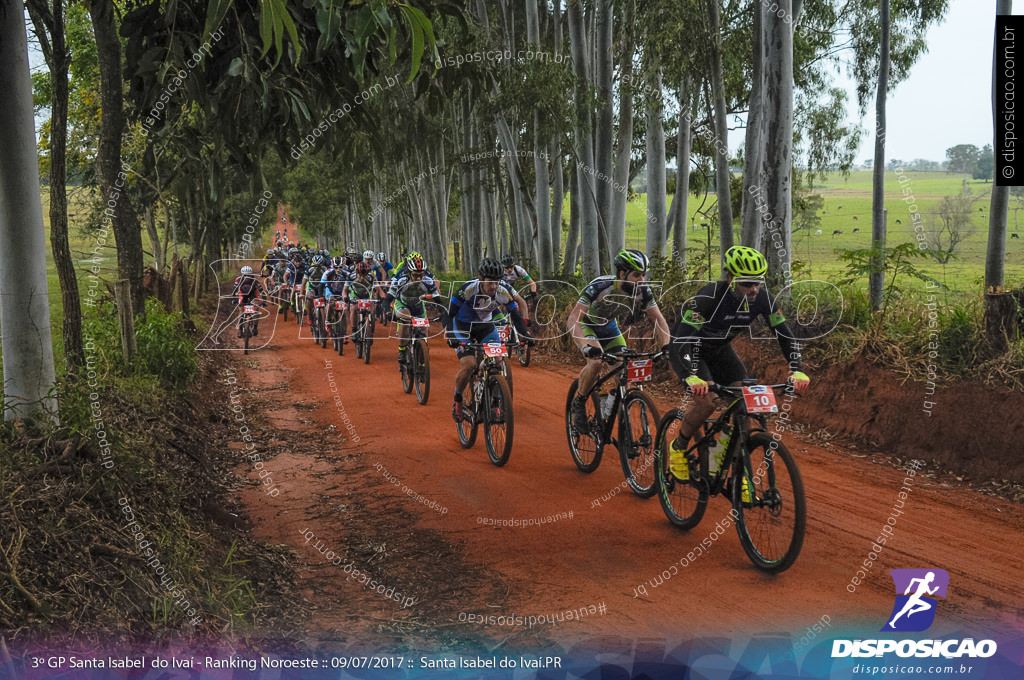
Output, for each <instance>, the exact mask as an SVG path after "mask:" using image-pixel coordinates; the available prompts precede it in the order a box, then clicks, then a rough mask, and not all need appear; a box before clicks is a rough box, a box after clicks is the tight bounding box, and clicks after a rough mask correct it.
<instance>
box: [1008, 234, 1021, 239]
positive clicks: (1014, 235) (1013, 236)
mask: <svg viewBox="0 0 1024 680" xmlns="http://www.w3.org/2000/svg"><path fill="white" fill-rule="evenodd" d="M1010 238H1020V236H1017V234H1010Z"/></svg>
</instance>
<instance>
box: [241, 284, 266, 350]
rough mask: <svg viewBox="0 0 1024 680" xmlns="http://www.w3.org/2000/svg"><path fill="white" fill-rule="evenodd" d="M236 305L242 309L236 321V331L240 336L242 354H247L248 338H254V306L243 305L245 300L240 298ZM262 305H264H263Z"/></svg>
mask: <svg viewBox="0 0 1024 680" xmlns="http://www.w3.org/2000/svg"><path fill="white" fill-rule="evenodd" d="M238 304H239V306H241V308H242V316H240V317H239V319H238V330H239V332H240V333H241V334H242V344H243V352H242V353H243V354H248V353H249V338H251V337H255V336H256V305H255V304H251V305H247V304H245V299H244V298H243V297H242V296H239V297H238ZM263 304H264V305H265V303H263ZM261 306H263V305H261Z"/></svg>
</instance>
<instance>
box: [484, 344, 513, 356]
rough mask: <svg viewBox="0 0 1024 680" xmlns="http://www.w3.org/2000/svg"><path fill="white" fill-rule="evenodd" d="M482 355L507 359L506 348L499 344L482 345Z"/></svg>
mask: <svg viewBox="0 0 1024 680" xmlns="http://www.w3.org/2000/svg"><path fill="white" fill-rule="evenodd" d="M484 355H485V356H489V357H507V356H508V347H505V345H503V344H501V343H500V342H488V343H487V344H486V345H484Z"/></svg>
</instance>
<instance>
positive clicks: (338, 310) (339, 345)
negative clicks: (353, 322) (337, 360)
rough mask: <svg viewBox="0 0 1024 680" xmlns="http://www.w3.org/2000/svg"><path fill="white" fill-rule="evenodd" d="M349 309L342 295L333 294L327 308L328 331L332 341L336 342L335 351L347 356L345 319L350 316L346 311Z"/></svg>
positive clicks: (339, 354)
mask: <svg viewBox="0 0 1024 680" xmlns="http://www.w3.org/2000/svg"><path fill="white" fill-rule="evenodd" d="M347 309H348V305H347V304H345V301H344V300H342V299H341V297H340V296H337V295H334V296H331V300H330V302H329V303H328V309H327V331H328V333H329V334H330V336H331V342H332V343H334V344H333V347H334V351H335V352H337V353H338V356H340V357H341V356H345V331H346V326H345V320H346V319H347V318H348V317H347V316H346V315H345V311H346V310H347Z"/></svg>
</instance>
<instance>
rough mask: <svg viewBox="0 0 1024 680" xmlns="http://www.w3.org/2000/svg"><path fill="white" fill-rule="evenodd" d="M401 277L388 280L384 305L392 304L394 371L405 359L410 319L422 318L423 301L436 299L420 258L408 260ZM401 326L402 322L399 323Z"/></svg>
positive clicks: (430, 277)
mask: <svg viewBox="0 0 1024 680" xmlns="http://www.w3.org/2000/svg"><path fill="white" fill-rule="evenodd" d="M402 270H403V274H402V276H401V277H398V278H395V279H392V281H391V287H390V288H389V289H388V294H387V298H386V300H387V303H391V302H394V304H395V313H394V314H395V319H396V320H397V321H398V368H399V370H401V368H402V363H404V362H405V361H406V358H407V351H406V350H407V348H406V342H408V340H409V332H410V326H409V324H410V323H411V322H412V318H413V317H414V316H419V317H423V316H426V310H425V309H424V308H423V300H427V299H430V298H432V297H440V292H439V291H438V290H437V281H435V280H434V277H433V276H429V275H428V274H427V265H426V263H425V262H423V258H421V257H408V258H406V260H405V264H404V265H403V266H402ZM403 321H404V322H405V323H402V322H403Z"/></svg>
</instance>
